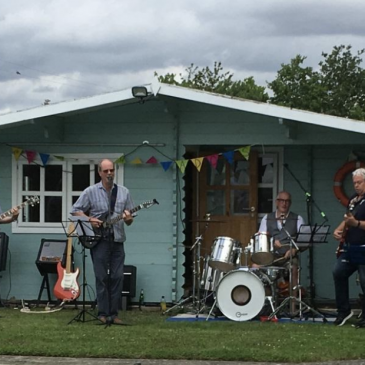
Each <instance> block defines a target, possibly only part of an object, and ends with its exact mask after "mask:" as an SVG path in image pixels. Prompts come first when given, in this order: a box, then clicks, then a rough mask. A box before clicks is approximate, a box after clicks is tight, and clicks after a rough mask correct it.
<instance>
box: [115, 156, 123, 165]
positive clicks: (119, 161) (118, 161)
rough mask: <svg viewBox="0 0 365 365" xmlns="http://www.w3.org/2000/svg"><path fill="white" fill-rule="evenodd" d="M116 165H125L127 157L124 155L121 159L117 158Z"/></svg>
mask: <svg viewBox="0 0 365 365" xmlns="http://www.w3.org/2000/svg"><path fill="white" fill-rule="evenodd" d="M114 163H116V164H118V163H121V164H124V163H125V156H124V155H122V156H120V157H119V158H117V159H116V160H115V161H114Z"/></svg>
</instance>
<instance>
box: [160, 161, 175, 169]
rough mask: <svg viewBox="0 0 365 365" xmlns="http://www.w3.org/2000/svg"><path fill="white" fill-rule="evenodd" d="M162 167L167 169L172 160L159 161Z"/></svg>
mask: <svg viewBox="0 0 365 365" xmlns="http://www.w3.org/2000/svg"><path fill="white" fill-rule="evenodd" d="M160 164H161V166H162V168H163V169H164V170H165V171H167V170H168V169H169V168H170V166H171V165H172V161H164V162H160Z"/></svg>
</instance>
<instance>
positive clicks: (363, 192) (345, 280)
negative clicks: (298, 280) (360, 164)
mask: <svg viewBox="0 0 365 365" xmlns="http://www.w3.org/2000/svg"><path fill="white" fill-rule="evenodd" d="M352 181H353V185H354V189H355V192H356V194H354V195H353V196H352V197H351V198H350V201H349V204H348V209H347V212H346V214H345V215H344V219H343V221H342V222H341V223H340V225H339V226H338V227H337V228H336V229H335V231H334V233H333V236H334V238H335V239H336V240H338V241H340V246H339V249H338V254H337V257H338V258H337V261H336V264H335V266H334V269H333V280H334V284H335V294H336V305H337V312H338V315H337V318H336V320H335V321H334V324H335V325H336V326H342V325H344V324H345V323H346V321H347V320H348V319H349V318H351V317H352V316H353V312H352V311H351V306H350V299H349V278H350V276H351V275H352V274H353V273H354V272H356V271H358V272H359V277H360V285H361V289H362V292H363V293H365V262H364V263H362V262H360V263H359V262H354V260H353V259H352V258H351V247H354V246H362V245H365V169H364V168H360V169H357V170H355V171H354V172H353V173H352ZM355 248H356V247H355ZM364 249H365V247H364ZM355 327H357V328H359V327H365V303H364V302H363V303H362V318H361V319H360V320H359V322H358V323H357V325H356V326H355Z"/></svg>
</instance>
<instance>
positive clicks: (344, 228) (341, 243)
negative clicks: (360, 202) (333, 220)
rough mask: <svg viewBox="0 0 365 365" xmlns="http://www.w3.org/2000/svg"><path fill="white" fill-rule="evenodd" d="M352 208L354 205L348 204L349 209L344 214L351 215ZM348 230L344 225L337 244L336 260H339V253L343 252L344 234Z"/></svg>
mask: <svg viewBox="0 0 365 365" xmlns="http://www.w3.org/2000/svg"><path fill="white" fill-rule="evenodd" d="M354 208H355V205H354V204H350V205H349V208H348V210H347V212H346V215H349V214H351V215H352V212H353V210H354ZM348 229H349V227H348V226H346V224H345V226H344V227H343V231H342V237H341V240H340V243H339V244H338V247H337V249H336V257H337V258H339V257H340V255H341V253H342V252H344V249H343V245H344V244H345V242H346V234H347V231H348Z"/></svg>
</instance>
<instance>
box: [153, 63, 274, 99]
mask: <svg viewBox="0 0 365 365" xmlns="http://www.w3.org/2000/svg"><path fill="white" fill-rule="evenodd" d="M185 71H186V75H183V74H180V75H179V76H180V80H181V81H178V80H177V75H176V74H172V73H167V74H166V75H164V76H159V75H158V74H157V73H156V72H155V76H156V77H157V79H158V81H159V82H162V83H166V84H172V85H178V86H184V87H190V88H192V89H199V90H204V91H209V92H213V93H217V94H223V95H229V96H233V97H238V98H243V99H250V100H256V101H263V102H266V101H267V100H268V99H269V95H268V94H267V93H266V92H265V87H263V86H258V85H256V83H255V80H254V78H253V77H248V78H246V79H244V80H243V81H233V80H232V78H233V74H232V73H231V72H229V71H227V72H223V66H222V64H221V63H220V62H214V67H213V70H211V69H210V68H209V67H204V68H202V69H199V67H198V66H195V65H194V64H193V63H192V64H191V65H190V66H189V67H188V68H187V69H186V70H185Z"/></svg>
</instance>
